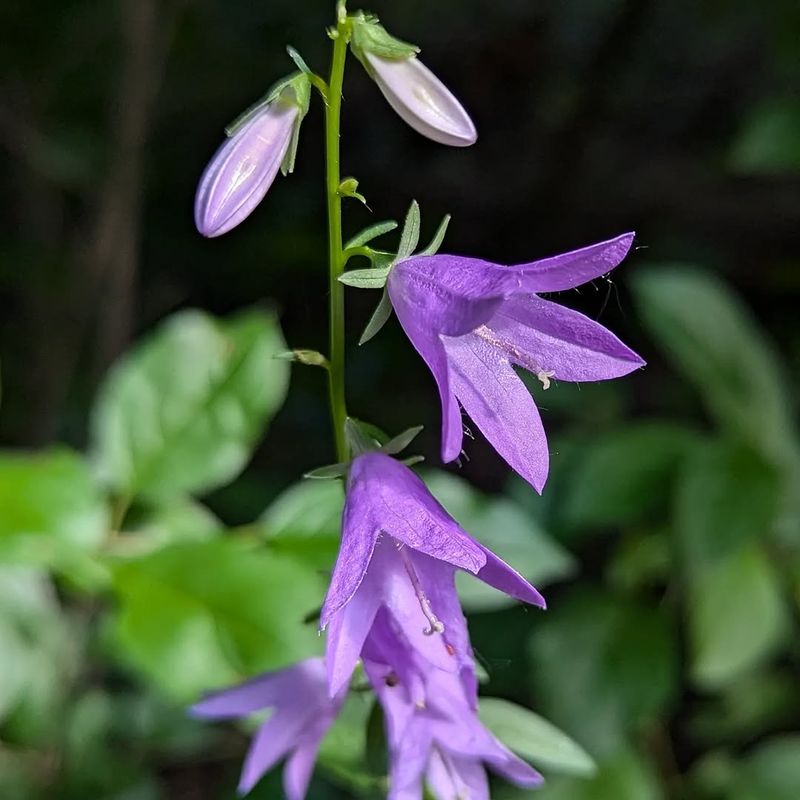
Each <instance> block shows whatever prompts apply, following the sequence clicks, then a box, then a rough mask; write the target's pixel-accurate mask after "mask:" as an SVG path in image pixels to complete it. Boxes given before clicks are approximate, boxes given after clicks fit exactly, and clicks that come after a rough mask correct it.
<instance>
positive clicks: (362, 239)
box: [344, 219, 397, 250]
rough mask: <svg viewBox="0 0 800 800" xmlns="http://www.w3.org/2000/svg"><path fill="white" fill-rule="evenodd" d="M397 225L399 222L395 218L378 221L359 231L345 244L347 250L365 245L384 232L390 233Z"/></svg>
mask: <svg viewBox="0 0 800 800" xmlns="http://www.w3.org/2000/svg"><path fill="white" fill-rule="evenodd" d="M396 227H397V223H396V222H395V221H394V220H393V219H387V220H385V221H384V222H376V223H375V224H374V225H370V226H369V227H368V228H364V230H363V231H361V232H360V233H357V234H356V235H355V236H354V237H353V238H352V239H350V241H349V242H347V244H346V245H345V246H344V249H345V250H350V249H351V248H353V247H362V246H363V245H365V244H367V243H368V242H371V241H372V240H373V239H377V238H378V237H379V236H382V235H383V234H384V233H389V231H393V230H394V229H395V228H396Z"/></svg>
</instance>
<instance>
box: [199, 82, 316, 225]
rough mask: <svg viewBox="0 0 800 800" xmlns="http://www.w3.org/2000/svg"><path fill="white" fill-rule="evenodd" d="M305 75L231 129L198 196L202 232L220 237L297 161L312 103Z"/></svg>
mask: <svg viewBox="0 0 800 800" xmlns="http://www.w3.org/2000/svg"><path fill="white" fill-rule="evenodd" d="M304 81H305V82H306V83H307V79H306V78H305V76H298V77H295V78H293V79H291V80H289V81H284V82H282V83H281V84H279V85H278V87H276V89H275V90H274V91H273V92H271V93H270V94H269V95H268V96H267V99H266V100H265V101H263V102H261V103H259V104H257V105H256V106H254V107H253V109H251V110H250V111H248V112H246V113H245V114H244V115H243V116H242V117H241V118H240V119H239V120H237V121H236V122H234V123H233V125H232V126H231V127H230V128H229V132H228V135H229V137H230V138H229V139H228V140H227V141H225V142H224V143H223V144H222V146H221V147H220V148H219V150H217V152H216V153H215V154H214V157H213V158H212V159H211V161H210V162H209V164H208V166H207V167H206V169H205V171H204V172H203V176H202V178H201V179H200V184H199V185H198V187H197V194H196V195H195V201H194V221H195V225H196V226H197V230H198V231H199V232H200V233H201V234H203V236H209V237H212V236H221V235H222V234H223V233H227V232H228V231H229V230H231V229H232V228H235V227H236V226H237V225H238V224H239V223H240V222H242V221H243V220H244V219H245V218H246V217H248V216H249V215H250V213H251V212H252V211H253V209H254V208H255V207H256V206H257V205H258V204H259V203H260V202H261V200H262V199H263V198H264V195H265V194H266V193H267V190H268V189H269V187H270V186H271V185H272V182H273V181H274V180H275V176H276V175H277V174H278V170H279V169H281V168H282V169H283V172H284V174H286V173H287V172H291V171H292V168H293V166H294V151H295V149H296V146H297V135H298V130H299V127H300V122H301V121H302V119H303V116H304V115H305V112H306V110H307V108H308V92H307V91H305V89H304V87H303V82H304Z"/></svg>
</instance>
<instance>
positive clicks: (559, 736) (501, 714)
mask: <svg viewBox="0 0 800 800" xmlns="http://www.w3.org/2000/svg"><path fill="white" fill-rule="evenodd" d="M478 715H479V716H480V719H481V722H482V723H483V724H484V725H486V727H487V728H489V730H490V731H491V732H492V733H493V734H494V735H495V736H496V737H497V738H498V739H499V740H500V741H501V742H503V744H505V745H506V747H508V748H509V749H511V750H513V751H514V752H515V753H517V754H518V755H520V756H523V757H524V758H526V759H528V760H529V761H531V762H532V763H533V764H534V765H535V766H537V767H539V766H541V767H542V768H550V769H552V770H553V771H554V772H560V773H563V774H566V775H582V776H588V775H593V774H594V773H595V771H596V766H595V763H594V761H593V760H592V758H591V756H589V754H588V753H587V752H586V751H585V750H584V749H583V748H582V747H581V746H580V745H578V744H576V743H575V742H574V741H573V740H572V739H570V738H569V736H567V735H566V734H565V733H563V732H562V731H560V730H559V729H558V728H556V726H555V725H553V724H552V723H550V722H548V721H547V720H546V719H544V718H543V717H540V716H539V715H538V714H535V713H534V712H533V711H529V710H528V709H527V708H523V707H522V706H518V705H517V704H516V703H510V702H509V701H508V700H501V699H500V698H497V697H482V698H481V700H480V705H479V707H478Z"/></svg>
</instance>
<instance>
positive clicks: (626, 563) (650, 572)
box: [606, 531, 673, 591]
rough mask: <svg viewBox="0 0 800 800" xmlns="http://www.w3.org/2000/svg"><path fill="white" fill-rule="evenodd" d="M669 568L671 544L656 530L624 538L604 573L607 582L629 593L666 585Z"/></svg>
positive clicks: (670, 568) (665, 536)
mask: <svg viewBox="0 0 800 800" xmlns="http://www.w3.org/2000/svg"><path fill="white" fill-rule="evenodd" d="M672 569H673V558H672V543H671V542H670V540H669V538H668V536H667V535H666V534H665V533H664V532H663V531H659V532H656V533H650V534H636V535H633V536H630V537H628V539H627V540H626V541H624V542H623V543H622V546H621V547H620V548H619V550H617V552H616V553H615V555H614V558H613V560H612V561H611V564H610V565H609V569H608V572H607V573H606V574H607V576H608V580H609V582H610V583H612V584H614V585H616V586H619V587H620V588H621V589H624V590H627V591H630V590H633V589H637V588H639V587H642V586H648V585H652V584H657V583H666V582H667V581H668V580H669V578H670V571H671V570H672Z"/></svg>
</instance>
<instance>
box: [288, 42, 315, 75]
mask: <svg viewBox="0 0 800 800" xmlns="http://www.w3.org/2000/svg"><path fill="white" fill-rule="evenodd" d="M286 52H287V53H288V54H289V58H291V59H292V61H294V63H295V64H296V66H297V68H298V69H299V70H300V72H305V74H306V75H314V72H313V70H312V69H311V67H309V66H308V64H306V62H305V59H304V58H303V57H302V56H301V55H300V53H298V52H297V50H295V49H294V47H292V46H291V45H290V44H287V45H286Z"/></svg>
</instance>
